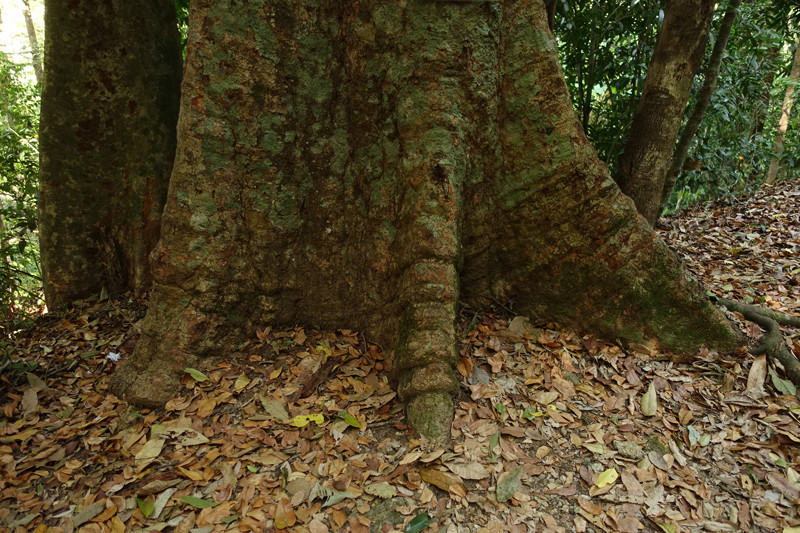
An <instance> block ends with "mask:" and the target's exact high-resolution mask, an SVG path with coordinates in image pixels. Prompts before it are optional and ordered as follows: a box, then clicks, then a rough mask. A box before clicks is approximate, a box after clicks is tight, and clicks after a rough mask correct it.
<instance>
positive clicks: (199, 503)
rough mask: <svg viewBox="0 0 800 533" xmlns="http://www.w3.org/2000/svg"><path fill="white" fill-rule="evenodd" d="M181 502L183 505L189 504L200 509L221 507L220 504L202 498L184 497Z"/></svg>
mask: <svg viewBox="0 0 800 533" xmlns="http://www.w3.org/2000/svg"><path fill="white" fill-rule="evenodd" d="M181 501H182V502H183V503H188V504H189V505H191V506H192V507H197V508H198V509H206V508H208V507H216V506H217V505H219V504H218V503H214V502H210V501H208V500H204V499H202V498H195V497H194V496H184V497H183V498H181Z"/></svg>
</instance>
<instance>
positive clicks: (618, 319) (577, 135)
mask: <svg viewBox="0 0 800 533" xmlns="http://www.w3.org/2000/svg"><path fill="white" fill-rule="evenodd" d="M181 111H182V112H181V120H180V124H179V146H178V152H177V157H176V163H175V171H174V173H173V177H172V181H171V183H170V191H169V194H168V198H167V204H166V208H165V211H164V218H163V228H162V240H161V242H160V245H159V248H158V250H157V251H156V254H154V260H155V262H154V271H155V290H154V293H153V296H152V303H151V309H150V311H149V312H148V315H147V318H146V319H145V323H144V326H143V337H144V340H143V341H140V344H139V345H138V346H137V349H136V352H135V353H134V355H133V357H132V358H130V359H129V360H128V361H126V363H125V364H124V365H123V366H122V367H121V368H120V370H119V371H118V374H117V375H116V376H115V377H114V379H113V380H112V386H111V390H112V391H113V392H114V393H116V394H118V395H122V396H125V397H126V398H127V399H129V400H130V401H134V402H137V403H142V404H150V405H157V404H158V403H160V402H163V401H164V397H165V396H167V395H168V394H171V393H174V392H175V390H174V382H173V385H171V386H170V385H169V383H167V382H166V381H164V380H163V379H164V378H162V381H161V382H160V384H159V385H160V386H163V387H166V388H164V389H162V390H160V391H153V390H152V387H151V388H149V389H148V388H147V384H148V383H149V382H150V380H151V379H152V377H153V376H154V375H156V374H161V373H165V372H166V373H169V374H170V375H173V376H174V375H176V374H177V373H179V371H180V369H181V368H183V367H185V366H188V365H189V364H190V363H191V364H194V362H195V361H196V359H197V358H199V357H203V356H206V355H210V354H217V355H221V354H224V353H225V351H224V350H225V349H227V348H229V347H231V346H232V345H233V344H234V342H235V341H236V339H238V338H243V337H248V336H251V335H252V334H253V332H254V331H255V328H256V327H262V326H263V325H264V324H267V323H273V324H274V323H283V324H294V323H307V324H312V325H315V326H318V327H323V328H338V327H348V328H357V329H361V330H363V331H364V332H365V333H366V334H367V335H368V336H370V337H371V338H373V339H375V340H377V341H378V342H380V343H382V344H383V346H384V347H385V348H387V349H388V350H393V351H394V357H395V360H394V369H395V380H396V383H397V387H398V391H399V395H400V397H401V399H402V400H403V401H405V402H407V406H408V409H407V414H408V416H409V420H410V421H411V423H412V425H413V426H414V427H415V428H416V429H417V430H418V431H420V432H421V433H422V434H424V435H425V436H426V437H428V438H430V439H431V440H433V441H434V443H438V444H446V442H447V439H448V436H449V427H447V426H448V420H450V419H451V418H452V404H451V402H450V400H449V397H450V395H451V394H452V393H454V392H455V391H456V390H457V388H458V382H457V380H456V378H455V375H454V372H453V367H454V365H455V363H456V360H457V357H458V352H457V344H456V333H455V325H454V324H455V316H456V308H457V305H458V303H459V301H460V299H461V300H464V301H468V302H470V303H472V304H473V305H483V304H486V303H487V302H490V301H492V299H498V300H503V301H506V302H509V301H513V302H514V304H515V305H516V307H515V309H517V310H518V311H519V312H520V313H521V314H524V313H527V314H530V315H531V317H532V318H534V319H545V318H546V319H550V320H559V321H562V322H565V323H568V324H571V325H575V326H578V327H580V328H581V329H584V330H596V331H597V332H598V333H600V334H602V335H604V336H606V337H614V336H620V335H621V336H631V337H636V338H637V339H638V338H642V339H646V340H647V341H649V342H651V343H652V344H654V345H655V344H658V340H659V338H663V339H668V340H670V342H671V344H670V342H668V343H662V347H664V348H666V349H669V348H671V347H680V349H682V350H683V349H692V348H697V347H698V346H699V344H702V343H703V342H709V343H718V344H724V345H730V344H731V343H732V342H734V340H735V336H734V334H733V333H732V331H731V330H730V328H728V326H727V323H726V322H725V319H724V318H723V317H722V315H721V314H719V313H718V312H717V311H715V310H714V308H713V307H711V306H710V305H709V304H708V303H707V302H705V301H704V300H702V299H701V298H698V297H697V295H698V287H697V286H695V285H693V284H692V283H689V282H686V281H685V280H686V279H687V278H686V273H685V272H684V271H683V270H682V268H681V266H680V264H679V262H678V261H677V260H675V259H674V257H672V255H671V254H670V253H669V251H668V250H667V249H666V247H665V246H664V245H663V243H661V241H660V240H658V239H657V237H656V236H655V235H654V234H653V232H652V230H650V229H649V228H648V227H647V225H646V224H644V223H643V221H642V220H641V219H640V218H638V216H637V214H636V211H635V209H634V207H633V204H632V203H631V202H630V200H628V199H627V198H625V197H624V196H623V195H621V194H620V192H619V190H618V189H617V188H616V186H615V185H614V183H613V182H612V181H611V180H610V179H609V177H608V173H607V171H606V169H605V167H604V166H603V165H602V164H601V163H600V162H599V160H598V159H597V156H596V154H595V152H594V150H593V149H592V147H591V145H590V144H589V142H588V141H587V139H586V138H585V137H584V135H583V133H582V130H581V127H580V125H579V124H578V122H577V119H576V117H575V114H574V112H573V110H572V108H571V103H570V99H569V94H568V92H567V89H566V85H565V83H564V81H563V76H562V73H561V70H560V67H559V64H558V60H557V53H556V46H555V43H554V41H553V39H552V36H551V34H550V33H549V30H548V28H547V18H546V14H545V12H544V6H543V5H542V4H541V2H539V1H528V0H503V2H496V3H495V2H485V3H436V2H372V1H369V0H367V1H365V2H359V3H355V4H350V3H317V2H315V1H312V0H296V1H290V0H285V1H273V2H267V3H266V4H264V5H261V4H259V5H255V4H254V3H252V2H251V3H241V2H218V1H214V2H212V1H211V0H193V3H192V13H191V15H190V41H189V45H188V56H187V65H186V73H185V77H184V81H183V98H182V103H181ZM662 268H666V269H668V272H664V271H662V270H659V269H662ZM666 294H671V295H672V297H671V298H666V297H664V296H663V295H666ZM656 304H658V305H656ZM655 319H657V320H655ZM696 330H699V331H705V332H707V335H706V336H704V337H703V338H697V336H696V334H695V333H693V332H694V331H696ZM690 332H692V334H693V335H695V336H694V337H691V341H690V342H687V343H682V342H680V341H675V342H672V340H674V339H682V338H685V337H686V336H687V335H688V334H689V333H690ZM686 338H688V337H686ZM170 387H173V388H170ZM166 389H169V390H166ZM142 391H148V392H146V393H143V392H142Z"/></svg>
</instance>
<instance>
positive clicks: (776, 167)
mask: <svg viewBox="0 0 800 533" xmlns="http://www.w3.org/2000/svg"><path fill="white" fill-rule="evenodd" d="M798 80H800V43H798V45H797V50H795V53H794V61H793V62H792V71H791V73H790V74H789V81H788V84H787V85H786V93H785V94H784V97H783V106H781V118H780V119H779V120H778V130H777V131H776V132H775V141H774V143H775V154H776V155H775V156H774V157H773V158H772V159H771V160H770V162H769V171H768V172H767V183H769V184H772V183H775V180H776V179H777V178H778V173H779V172H780V168H781V162H780V157H779V156H780V154H781V153H782V152H783V138H784V137H785V136H786V130H787V129H788V128H789V119H790V118H791V116H792V104H793V103H794V91H795V89H796V86H797V83H798Z"/></svg>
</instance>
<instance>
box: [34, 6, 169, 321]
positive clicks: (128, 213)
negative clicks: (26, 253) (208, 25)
mask: <svg viewBox="0 0 800 533" xmlns="http://www.w3.org/2000/svg"><path fill="white" fill-rule="evenodd" d="M45 24H46V26H47V35H46V42H45V51H46V53H45V72H46V75H45V80H44V87H43V89H42V108H41V127H40V134H39V140H40V151H41V155H40V168H41V173H40V193H39V224H40V239H41V250H42V267H43V270H44V293H45V297H46V300H47V305H48V307H49V308H50V309H57V308H58V307H60V306H62V305H63V304H65V303H68V302H70V301H71V300H72V299H74V298H82V297H86V296H88V295H90V294H92V293H97V292H100V291H101V289H102V288H103V287H106V288H107V289H108V290H109V291H111V292H112V293H114V292H116V291H124V290H128V289H137V290H139V289H142V288H146V287H147V286H148V285H149V280H150V278H151V275H150V272H149V268H148V263H147V257H148V255H149V253H150V251H151V250H152V249H153V247H154V246H155V243H156V242H157V240H158V236H159V227H160V220H161V211H162V207H163V205H164V201H165V198H166V192H167V186H168V182H169V176H170V172H171V168H172V161H173V158H174V154H175V145H176V124H177V116H178V104H179V99H180V93H179V89H180V79H181V56H180V47H179V43H178V34H177V28H176V23H175V8H174V5H173V3H172V1H171V0H156V1H151V0H133V1H126V2H112V1H111V0H74V1H70V2H63V1H58V0H47V5H46V10H45Z"/></svg>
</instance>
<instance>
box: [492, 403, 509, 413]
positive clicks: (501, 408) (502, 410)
mask: <svg viewBox="0 0 800 533" xmlns="http://www.w3.org/2000/svg"><path fill="white" fill-rule="evenodd" d="M494 410H495V411H497V412H498V414H501V415H502V414H503V413H505V412H506V406H505V405H503V404H502V403H496V404H494Z"/></svg>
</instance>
